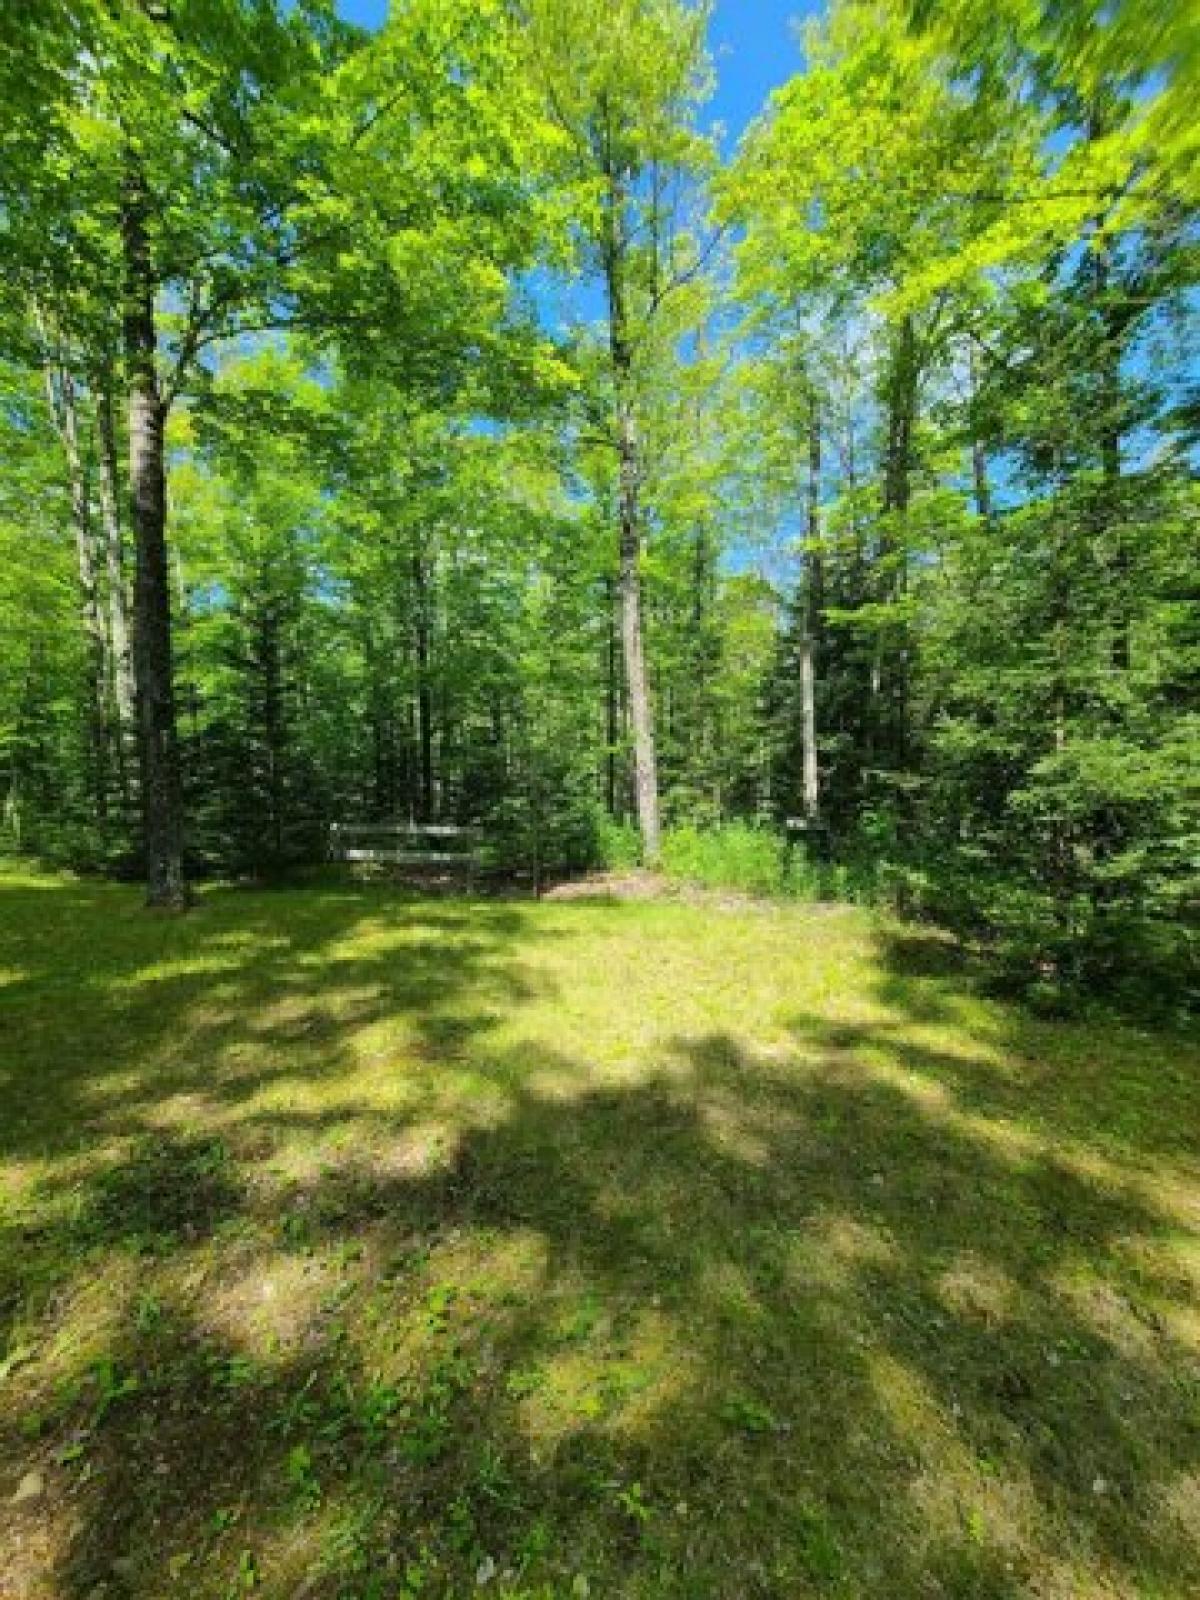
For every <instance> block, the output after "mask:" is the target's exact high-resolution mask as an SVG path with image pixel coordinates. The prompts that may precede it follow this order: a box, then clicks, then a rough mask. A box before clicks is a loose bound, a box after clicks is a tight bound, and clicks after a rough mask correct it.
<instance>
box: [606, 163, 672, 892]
mask: <svg viewBox="0 0 1200 1600" xmlns="http://www.w3.org/2000/svg"><path fill="white" fill-rule="evenodd" d="M606 198H607V208H606V214H605V241H604V278H605V287H606V289H607V293H608V329H609V353H610V358H611V361H612V375H613V388H614V391H615V396H616V403H615V416H614V419H613V420H614V424H615V430H616V446H617V522H618V528H619V544H618V569H617V592H618V595H619V597H620V603H621V641H622V645H623V648H624V656H625V681H626V686H627V692H628V695H629V717H630V724H631V727H632V732H633V770H634V799H635V801H636V805H637V816H638V826H639V828H640V830H641V835H642V858H643V860H644V861H645V863H646V865H647V866H656V865H657V864H658V860H659V855H660V852H661V826H660V822H659V809H658V761H657V756H656V753H655V744H654V712H653V707H652V705H651V700H650V683H649V676H648V673H647V668H646V645H645V629H644V626H643V621H642V575H641V556H642V511H641V485H642V463H641V441H640V437H639V434H638V426H637V417H636V415H635V406H634V396H633V350H632V347H631V343H630V336H629V319H628V309H627V306H626V298H625V268H626V258H627V254H628V248H629V246H628V240H627V239H626V237H625V193H624V187H623V185H622V182H621V180H620V178H619V177H617V176H616V175H615V174H610V177H609V184H608V194H607V197H606Z"/></svg>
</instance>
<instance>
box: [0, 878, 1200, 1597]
mask: <svg viewBox="0 0 1200 1600" xmlns="http://www.w3.org/2000/svg"><path fill="white" fill-rule="evenodd" d="M244 1594H258V1595H262V1596H271V1597H275V1596H279V1597H287V1600H293V1597H296V1600H299V1597H301V1596H307V1597H312V1600H326V1597H329V1600H332V1597H335V1596H345V1597H355V1600H402V1597H414V1600H415V1597H420V1600H429V1597H439V1600H440V1597H460V1596H462V1597H466V1596H473V1595H483V1596H508V1597H510V1600H511V1597H516V1596H523V1597H526V1600H534V1597H546V1600H549V1597H559V1596H561V1597H562V1600H578V1597H580V1596H591V1597H593V1600H608V1597H617V1596H620V1597H625V1596H628V1597H634V1596H637V1597H658V1596H663V1597H666V1596H678V1597H686V1600H704V1597H713V1600H717V1597H720V1600H742V1597H753V1596H768V1597H780V1600H784V1597H793V1596H796V1597H799V1596H809V1595H813V1596H818V1595H830V1596H864V1597H879V1600H909V1597H916V1596H972V1597H980V1600H983V1597H989V1600H990V1597H995V1600H1001V1597H1015V1596H1037V1597H1039V1600H1051V1597H1053V1600H1088V1597H1097V1600H1099V1597H1106V1600H1107V1597H1114V1596H1137V1597H1139V1600H1153V1597H1167V1596H1169V1597H1173V1600H1174V1597H1179V1600H1183V1597H1185V1596H1196V1595H1198V1594H1200V1050H1198V1049H1197V1047H1196V1045H1195V1044H1194V1043H1192V1044H1189V1043H1188V1042H1186V1041H1184V1040H1182V1039H1180V1038H1177V1037H1176V1038H1172V1037H1168V1036H1163V1035H1150V1034H1146V1033H1138V1032H1136V1031H1133V1030H1123V1029H1121V1028H1119V1027H1117V1026H1115V1025H1104V1026H1097V1025H1095V1024H1092V1025H1090V1026H1085V1025H1082V1024H1077V1023H1054V1022H1047V1021H1038V1020H1034V1019H1031V1018H1029V1017H1027V1016H1025V1015H1023V1014H1022V1013H1021V1012H1019V1011H1017V1010H1014V1009H1009V1008H1006V1007H1004V1006H1002V1005H1000V1004H999V1003H997V1002H995V1001H991V1000H987V999H985V998H983V997H981V996H980V995H979V994H978V993H977V992H976V990H975V989H974V987H973V985H972V982H971V978H970V974H969V972H967V971H965V970H963V968H962V967H961V965H960V964H959V963H958V962H957V961H956V959H955V957H954V953H953V951H952V950H951V949H950V948H949V947H947V946H946V945H945V944H944V943H943V942H941V941H940V940H938V939H937V938H935V937H933V936H929V935H925V934H922V933H920V932H917V931H914V930H911V929H909V930H905V929H903V928H901V927H898V926H896V925H894V924H889V923H887V922H884V921H881V920H880V919H878V918H875V917H873V916H871V915H868V914H866V913H863V912H859V911H854V910H844V909H822V908H804V907H795V906H792V907H780V908H769V907H753V906H750V907H741V908H738V907H715V906H697V905H688V904H673V903H655V902H650V903H640V904H604V903H589V902H587V901H570V902H545V903H542V904H540V905H534V904H521V903H502V902H491V903H488V902H475V903H471V902H467V901H450V900H445V901H437V900H431V901H425V902H418V901H413V900H411V899H405V898H403V897H402V896H399V895H396V894H394V893H391V892H389V891H387V890H383V889H374V890H373V889H368V888H364V889H353V888H347V889H337V888H323V889H314V890H310V891H296V892H278V893H251V892H242V891H232V890H230V891H216V892H211V893H208V894H206V895H204V897H203V898H202V901H201V904H200V905H199V907H198V909H197V910H196V911H195V912H194V913H193V914H192V915H190V916H189V917H187V918H186V919H184V920H179V921H165V920H161V919H158V918H155V917H153V916H150V915H147V914H146V913H144V912H143V911H141V910H140V909H139V904H138V897H137V895H136V894H135V893H134V892H133V891H129V890H125V889H120V888H114V887H110V886H104V885H94V884H85V883H77V882H73V881H71V880H68V879H60V878H52V877H41V876H37V875H34V874H21V873H17V872H14V871H11V870H10V871H8V872H7V873H5V874H4V875H3V876H0V1595H2V1596H3V1597H4V1600H15V1597H20V1600H42V1597H50V1596H53V1597H56V1600H57V1597H72V1600H75V1597H78V1600H84V1597H96V1600H100V1597H103V1600H122V1597H146V1600H149V1597H152V1596H153V1597H159V1596H170V1595H181V1596H187V1597H195V1600H210V1597H212V1600H216V1597H226V1596H234V1595H244Z"/></svg>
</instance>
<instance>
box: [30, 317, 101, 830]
mask: <svg viewBox="0 0 1200 1600" xmlns="http://www.w3.org/2000/svg"><path fill="white" fill-rule="evenodd" d="M38 325H39V331H40V333H41V335H42V339H43V341H46V340H47V338H48V330H47V327H46V324H45V322H44V321H43V319H42V317H41V315H40V314H39V315H38ZM43 373H44V378H45V385H46V399H47V402H48V404H49V407H50V415H51V418H52V420H53V422H54V426H55V430H56V432H57V433H58V436H59V439H60V441H61V443H62V447H63V455H64V457H65V458H66V464H67V480H68V484H69V487H70V495H71V526H72V529H73V531H74V535H75V558H76V567H77V571H78V573H79V596H80V612H81V616H82V620H83V631H84V636H85V638H86V640H87V647H88V697H87V705H88V744H89V747H90V749H91V752H92V763H93V793H92V805H93V810H94V812H95V816H96V819H97V821H99V822H103V821H104V820H105V818H106V817H107V815H108V754H109V751H108V743H109V741H108V715H107V709H106V705H107V699H108V692H107V686H108V638H107V634H106V632H105V628H104V616H103V613H102V611H101V607H100V581H99V570H98V563H97V559H96V538H95V529H94V526H93V523H92V508H91V504H90V499H89V495H88V484H87V474H86V471H85V468H84V461H83V452H82V450H81V448H80V444H79V405H78V399H77V395H76V390H75V380H74V379H73V377H72V376H71V373H70V372H69V371H68V370H67V367H66V366H65V365H64V364H63V363H62V362H61V361H60V360H58V359H56V358H55V357H54V356H53V355H52V354H51V353H50V351H49V347H48V345H47V348H46V353H45V357H44V366H43Z"/></svg>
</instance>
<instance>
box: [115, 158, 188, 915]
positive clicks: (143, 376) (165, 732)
mask: <svg viewBox="0 0 1200 1600" xmlns="http://www.w3.org/2000/svg"><path fill="white" fill-rule="evenodd" d="M148 206H149V203H148V196H147V192H146V186H145V182H144V180H143V178H142V175H141V173H140V172H139V171H138V169H137V166H136V163H135V162H133V161H131V162H130V166H129V169H128V172H127V176H126V182H125V188H124V193H123V196H122V205H121V237H122V245H123V249H124V266H125V306H124V332H125V359H126V364H127V370H128V385H129V497H130V510H131V514H132V523H133V537H134V553H135V558H136V572H135V580H134V634H133V668H134V681H135V685H136V692H137V717H138V753H139V760H140V766H141V794H142V830H143V841H144V849H145V870H146V903H147V905H150V906H157V907H162V908H164V909H169V910H177V911H178V910H183V909H184V908H185V907H186V906H187V903H188V890H187V882H186V878H185V876H184V866H183V784H182V775H181V771H180V762H179V741H178V736H177V732H176V726H175V687H174V678H173V664H172V649H171V591H170V581H169V575H168V571H167V539H166V523H167V488H166V465H165V443H164V435H165V429H166V407H165V405H164V404H163V399H162V394H161V391H160V387H159V380H158V364H157V362H158V329H157V325H156V321H155V309H154V289H155V284H154V274H153V267H152V263H151V258H150V246H149V240H148V238H147V232H146V222H147V212H148Z"/></svg>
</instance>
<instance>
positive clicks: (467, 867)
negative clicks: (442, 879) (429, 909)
mask: <svg viewBox="0 0 1200 1600" xmlns="http://www.w3.org/2000/svg"><path fill="white" fill-rule="evenodd" d="M329 858H330V860H331V861H342V862H345V863H346V864H347V865H349V866H366V867H393V868H396V869H397V870H398V872H400V873H403V872H406V871H411V872H413V873H416V874H427V873H429V872H432V871H437V872H444V873H453V872H456V871H462V872H465V875H466V879H467V883H468V885H470V884H473V883H474V882H475V876H476V873H477V872H478V871H479V869H480V867H481V866H482V865H483V856H482V852H481V849H480V839H479V834H478V832H477V830H476V829H474V828H458V827H453V826H451V825H450V824H448V823H434V822H334V823H331V824H330V828H329Z"/></svg>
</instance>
